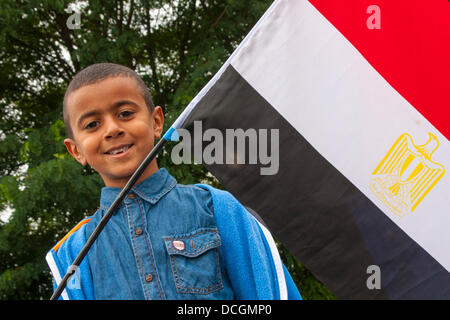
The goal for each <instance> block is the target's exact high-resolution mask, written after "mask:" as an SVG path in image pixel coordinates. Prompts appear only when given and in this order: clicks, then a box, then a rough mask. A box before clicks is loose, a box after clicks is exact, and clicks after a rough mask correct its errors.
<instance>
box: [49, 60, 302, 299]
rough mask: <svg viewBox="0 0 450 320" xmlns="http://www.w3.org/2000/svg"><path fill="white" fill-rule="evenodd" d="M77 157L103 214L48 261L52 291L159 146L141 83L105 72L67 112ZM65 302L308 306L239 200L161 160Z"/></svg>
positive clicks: (74, 89) (68, 102)
mask: <svg viewBox="0 0 450 320" xmlns="http://www.w3.org/2000/svg"><path fill="white" fill-rule="evenodd" d="M63 114H64V121H65V124H66V128H67V133H68V138H67V139H65V140H64V144H65V145H66V147H67V150H68V151H69V153H70V154H71V155H72V156H73V157H74V158H75V159H76V160H77V161H78V162H79V163H80V164H82V165H83V166H84V165H87V164H89V165H90V166H91V167H92V168H93V169H94V170H96V171H97V172H98V173H99V175H100V176H101V178H102V179H103V181H104V183H105V187H103V188H102V190H101V198H100V207H99V209H98V210H97V212H95V214H94V215H92V216H90V217H87V218H85V219H83V220H82V221H81V222H80V223H79V224H78V225H77V226H75V228H73V229H72V230H71V231H70V232H69V233H68V234H67V235H66V236H65V237H64V238H63V239H62V240H61V241H59V242H58V243H57V244H56V245H55V246H54V247H53V248H52V249H51V250H50V251H49V253H48V254H47V257H46V259H47V262H48V264H49V266H50V269H51V271H52V274H53V277H54V280H55V281H54V286H55V287H56V285H57V284H58V283H59V282H60V281H61V278H62V276H63V275H64V274H65V272H66V271H67V268H68V267H69V266H70V265H71V264H72V262H73V260H74V259H75V257H76V256H77V254H78V252H79V251H80V250H81V248H82V247H83V245H84V243H85V242H86V239H87V238H88V237H89V235H90V234H91V233H92V232H93V230H94V229H95V227H96V226H97V225H98V223H99V221H100V219H101V218H102V216H103V215H104V214H105V212H106V211H107V209H108V208H109V206H110V205H111V204H112V202H113V201H114V199H115V198H116V196H117V195H118V193H119V192H120V190H121V188H123V187H124V186H125V184H126V183H127V181H128V180H129V178H130V177H131V175H132V174H133V172H134V171H135V170H136V168H137V167H138V166H139V164H140V163H141V162H142V160H143V159H144V158H145V157H146V156H147V154H148V153H149V152H150V150H151V149H152V148H153V146H154V141H155V139H158V138H160V137H161V134H162V128H163V122H164V116H163V112H162V109H161V107H159V106H156V107H155V106H154V105H153V102H152V99H151V96H150V93H149V92H148V89H147V87H146V86H145V84H144V82H143V81H142V79H141V78H140V77H139V76H138V75H137V74H136V73H135V72H134V71H132V70H131V69H129V68H126V67H124V66H120V65H116V64H111V63H102V64H95V65H92V66H89V67H88V68H86V69H84V70H82V71H80V72H79V73H78V74H77V75H76V76H75V77H74V79H73V80H72V81H71V83H70V84H69V86H68V88H67V91H66V94H65V97H64V103H63ZM78 276H79V277H78V278H77V279H76V280H77V281H76V284H75V285H69V286H68V288H66V290H64V292H63V294H62V298H64V299H148V300H154V299H227V300H229V299H281V298H283V299H286V298H289V299H301V297H300V294H299V293H298V290H297V289H296V287H295V285H294V283H293V281H292V278H291V277H290V275H289V273H288V272H287V270H286V268H285V267H284V266H283V265H282V263H281V261H280V259H279V255H278V252H277V250H276V247H275V245H274V242H273V239H272V238H271V236H270V234H269V233H268V231H267V229H266V228H265V227H264V226H263V225H262V224H260V223H259V222H258V221H257V220H256V219H255V218H254V217H253V216H252V215H251V214H250V213H249V211H248V210H246V209H245V208H244V207H243V206H242V205H241V204H240V203H239V202H238V201H237V200H236V199H235V198H234V197H233V196H232V195H231V194H229V193H228V192H225V191H221V190H217V189H214V188H212V187H209V186H207V185H188V186H186V185H181V184H178V183H177V182H176V180H175V179H174V178H173V177H172V176H171V175H170V174H169V173H168V172H167V171H166V170H165V169H164V168H162V169H159V168H158V165H157V162H156V159H155V160H153V161H152V162H151V163H150V165H149V166H148V167H147V168H146V170H145V171H144V173H143V174H142V176H141V177H140V178H139V180H138V181H137V183H136V184H135V186H134V187H133V188H132V190H131V191H130V193H129V195H128V197H127V198H126V199H125V200H124V201H123V202H122V203H121V205H120V206H119V209H118V210H117V211H116V212H115V213H114V214H113V216H112V217H111V219H110V221H109V222H108V224H107V225H106V226H105V228H104V230H103V231H102V233H101V234H100V235H99V237H98V238H97V240H96V241H95V242H94V244H93V245H92V247H91V249H90V251H89V253H88V254H87V256H86V258H85V259H84V261H83V262H82V263H81V264H80V267H79V274H78Z"/></svg>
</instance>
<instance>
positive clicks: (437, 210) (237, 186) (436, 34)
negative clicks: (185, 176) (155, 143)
mask: <svg viewBox="0 0 450 320" xmlns="http://www.w3.org/2000/svg"><path fill="white" fill-rule="evenodd" d="M449 52H450V2H448V1H447V0H435V1H423V0H401V1H400V0H395V1H393V0H376V1H373V0H371V1H368V0H348V1H336V0H311V1H306V0H279V1H275V2H274V3H273V4H272V5H271V7H270V8H269V9H268V11H267V12H266V13H265V14H264V15H263V17H262V18H261V19H260V21H259V22H258V23H257V24H256V25H255V26H254V28H253V29H252V31H251V32H250V33H249V34H248V35H247V37H246V38H245V39H244V40H243V42H242V43H241V44H240V46H239V47H238V48H237V49H236V51H235V52H234V53H233V54H232V56H231V57H230V58H229V59H228V61H227V62H226V63H225V64H224V66H223V67H222V68H221V69H220V70H219V72H218V73H217V74H216V75H215V76H214V77H213V79H212V80H211V81H210V82H209V83H208V84H207V85H206V86H205V88H204V89H203V90H202V91H201V92H200V93H199V94H198V95H197V96H196V97H195V99H194V100H193V101H192V102H191V104H190V105H189V106H188V107H187V108H186V110H185V111H184V112H183V114H182V115H181V116H180V118H179V119H178V120H177V122H176V123H175V124H174V126H175V127H176V128H185V129H188V130H191V132H192V133H193V134H194V133H195V132H194V131H195V128H196V123H201V129H202V132H205V131H206V130H208V129H214V130H217V129H218V130H220V131H221V132H222V133H223V137H225V136H226V132H227V130H230V129H241V130H243V131H244V132H253V133H255V132H256V133H257V134H258V136H257V138H259V140H258V141H259V142H258V146H257V147H258V155H259V156H262V155H264V154H263V153H260V151H261V150H263V149H264V150H263V151H265V152H266V154H265V156H266V158H265V159H260V158H258V159H257V160H258V161H256V163H255V161H253V163H252V162H251V161H249V160H251V159H250V158H249V154H250V152H251V151H252V150H254V146H251V145H250V143H248V145H247V147H246V149H245V150H244V151H243V152H247V153H248V154H242V150H240V151H239V150H238V151H236V150H235V149H233V150H234V152H235V153H234V157H235V158H236V159H241V160H242V159H244V160H246V161H235V162H234V163H229V162H227V161H224V163H219V162H220V161H217V162H216V163H211V161H208V163H205V162H204V164H205V165H206V167H207V169H208V170H209V171H210V172H211V173H212V174H213V175H214V176H216V177H217V178H218V179H219V180H220V182H221V183H222V184H223V186H224V187H225V188H226V189H227V190H228V191H229V192H231V193H232V194H233V195H234V196H235V197H236V198H237V199H238V200H239V201H240V202H241V203H242V204H244V205H245V206H248V207H250V208H252V209H253V210H255V211H256V212H257V213H258V214H259V215H260V216H261V217H262V219H263V220H264V222H265V223H266V225H267V226H268V227H269V229H270V230H271V232H272V233H273V235H274V236H275V237H276V238H278V239H279V240H280V241H281V242H282V243H283V244H284V246H286V248H287V249H288V250H289V251H290V252H291V253H292V254H294V255H295V256H296V257H297V258H298V259H299V261H300V262H301V263H303V264H304V265H305V266H306V267H307V268H308V269H309V270H311V271H312V272H313V273H314V275H315V276H316V277H317V278H318V279H319V280H320V281H322V282H323V283H324V284H325V285H326V286H327V287H328V288H329V289H330V290H331V291H333V292H334V293H335V294H336V295H337V296H338V297H339V298H343V299H449V298H450V274H449V270H450V231H449V230H450V172H449V171H450V143H449V138H450V111H449V110H450V87H449V75H450V59H449ZM200 121H201V122H200ZM197 128H198V126H197ZM248 130H253V131H248ZM197 131H198V130H197ZM214 132H215V131H214ZM197 133H198V132H197ZM259 133H261V134H259ZM263 138H264V139H263ZM194 140H195V139H194ZM197 140H198V139H197ZM209 140H211V143H212V142H213V141H212V139H211V135H210V137H209ZM248 141H250V134H249V135H248ZM261 141H262V142H261ZM264 142H265V143H266V145H264ZM208 146H209V147H211V146H210V145H209V144H208V139H205V137H203V140H202V143H201V146H198V143H197V144H196V146H194V149H195V147H197V148H199V147H202V148H203V150H205V149H204V148H208ZM252 148H253V149H252ZM197 150H198V149H197ZM216 152H217V150H216ZM227 152H228V154H229V152H230V150H226V148H224V150H222V151H220V153H223V155H224V157H227ZM236 152H237V153H236ZM239 152H240V153H239ZM275 154H278V155H279V159H277V157H276V156H273V157H272V158H271V159H272V163H269V162H268V161H263V160H267V156H268V155H275ZM275 160H277V161H278V163H277V164H276V163H275Z"/></svg>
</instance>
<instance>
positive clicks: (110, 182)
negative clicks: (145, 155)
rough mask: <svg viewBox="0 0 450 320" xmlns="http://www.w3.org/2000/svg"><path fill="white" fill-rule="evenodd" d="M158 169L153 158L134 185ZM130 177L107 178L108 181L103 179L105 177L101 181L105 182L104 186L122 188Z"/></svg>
mask: <svg viewBox="0 0 450 320" xmlns="http://www.w3.org/2000/svg"><path fill="white" fill-rule="evenodd" d="M158 170H159V168H158V164H157V162H156V159H153V161H152V162H150V164H149V165H148V167H147V168H146V169H145V171H144V172H143V173H142V175H141V176H140V177H139V179H138V180H137V181H136V183H135V184H134V186H136V185H138V184H139V183H141V182H142V181H144V180H145V179H147V178H148V177H150V176H151V175H152V174H154V173H155V172H157V171H158ZM130 178H131V176H129V177H126V178H124V179H115V180H108V181H105V179H103V182H104V183H105V186H106V187H114V188H121V189H122V188H123V187H125V185H126V184H127V182H128V180H130ZM134 186H133V187H134Z"/></svg>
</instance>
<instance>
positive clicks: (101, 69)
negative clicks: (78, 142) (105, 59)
mask: <svg viewBox="0 0 450 320" xmlns="http://www.w3.org/2000/svg"><path fill="white" fill-rule="evenodd" d="M119 76H122V77H130V78H132V79H134V80H135V81H136V83H137V85H138V88H139V90H140V91H141V94H142V97H143V98H144V100H145V104H146V105H147V108H148V110H149V112H150V114H151V113H152V112H153V110H154V109H155V106H154V104H153V100H152V96H151V94H150V91H149V90H148V88H147V86H146V85H145V83H144V81H143V80H142V78H141V77H140V76H139V75H138V74H137V73H136V72H135V71H134V70H132V69H130V68H128V67H125V66H122V65H120V64H115V63H96V64H93V65H90V66H89V67H87V68H84V69H83V70H81V71H80V72H78V73H77V74H76V75H75V76H74V77H73V79H72V81H70V83H69V86H68V87H67V90H66V93H65V94H64V101H63V119H64V124H65V126H66V130H67V136H68V137H69V138H71V139H73V131H72V128H71V127H70V120H69V115H68V113H67V97H68V96H69V94H70V93H71V92H73V91H75V90H77V89H79V88H81V87H84V86H87V85H90V84H94V83H97V82H100V81H102V80H105V79H107V78H114V77H119Z"/></svg>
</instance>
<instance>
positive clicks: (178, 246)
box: [164, 228, 221, 257]
mask: <svg viewBox="0 0 450 320" xmlns="http://www.w3.org/2000/svg"><path fill="white" fill-rule="evenodd" d="M164 242H165V244H166V248H167V252H168V253H169V255H173V254H178V255H183V256H186V257H195V256H198V255H200V254H202V253H203V252H205V251H207V250H209V249H211V248H216V247H219V246H220V245H221V241H220V236H219V232H218V230H217V228H208V229H199V230H196V231H195V232H194V233H189V234H184V235H176V236H171V237H164Z"/></svg>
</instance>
